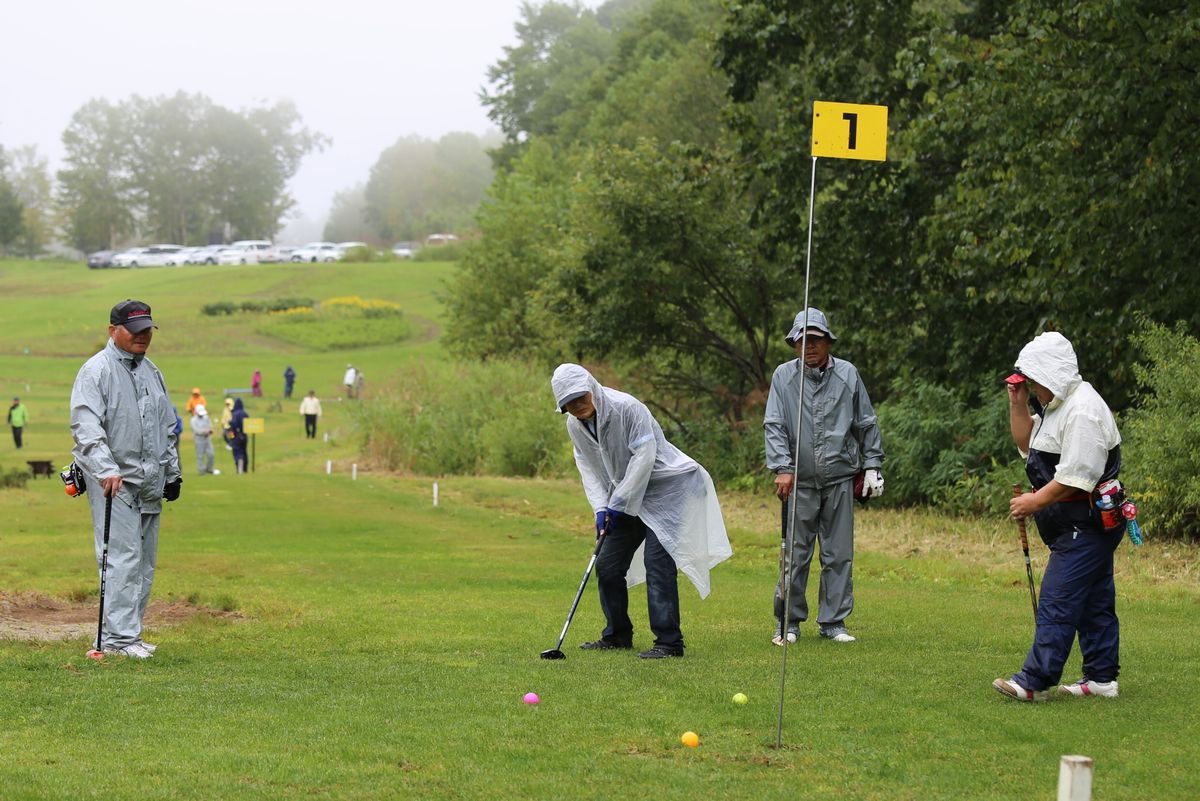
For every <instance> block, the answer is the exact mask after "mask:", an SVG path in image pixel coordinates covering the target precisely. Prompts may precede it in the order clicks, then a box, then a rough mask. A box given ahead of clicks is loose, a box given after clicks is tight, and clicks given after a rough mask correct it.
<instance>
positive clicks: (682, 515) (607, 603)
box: [550, 364, 733, 659]
mask: <svg viewBox="0 0 1200 801" xmlns="http://www.w3.org/2000/svg"><path fill="white" fill-rule="evenodd" d="M550 385H551V388H552V389H553V390H554V401H555V406H556V407H557V408H558V411H559V412H562V413H566V414H568V417H567V432H568V433H569V434H570V435H571V442H572V443H574V445H575V464H576V465H577V466H578V467H579V475H580V477H581V478H582V479H583V489H584V492H585V493H586V494H587V498H588V501H589V502H590V503H591V504H592V509H593V510H594V511H595V513H596V535H597V536H599V535H600V532H601V530H603V529H604V528H605V526H607V528H608V534H607V535H606V537H605V540H604V544H603V546H602V547H601V549H600V554H599V556H598V557H597V559H596V583H597V584H598V585H599V589H600V607H601V609H603V610H604V616H605V618H606V620H607V622H608V625H607V626H606V627H605V629H604V633H603V634H602V635H601V637H600V639H598V640H596V641H595V642H589V643H584V644H583V645H582V646H580V647H581V648H583V649H585V650H606V649H614V648H617V649H630V648H632V647H633V623H632V622H631V621H630V619H629V587H632V586H633V585H635V584H639V583H641V582H642V581H645V582H646V605H647V607H648V609H649V613H650V630H651V631H652V632H653V633H654V647H652V648H651V649H649V650H648V651H643V652H641V653H640V654H639V656H641V657H642V658H643V659H662V658H664V657H671V656H683V634H682V632H681V631H680V628H679V590H678V585H677V581H676V568H678V570H680V571H682V572H683V574H684V575H685V576H687V577H688V578H689V579H690V580H691V582H692V584H693V585H695V587H696V590H697V591H698V592H699V593H700V597H701V598H706V597H708V592H709V581H708V572H709V570H711V569H712V568H713V567H716V566H717V565H718V564H719V563H721V562H722V561H724V560H725V559H728V558H729V557H730V556H731V555H732V553H733V551H732V549H731V548H730V547H729V537H728V536H727V535H726V533H725V522H724V521H723V520H722V518H721V505H720V504H719V503H718V502H717V492H716V489H715V488H714V487H713V483H712V479H711V478H710V477H709V475H708V473H707V471H705V469H704V468H703V467H701V466H700V465H699V464H697V463H696V462H695V461H694V460H693V459H691V458H689V457H688V456H687V454H685V453H683V452H682V451H680V450H679V449H678V448H676V447H675V446H674V445H672V444H671V443H670V442H667V439H666V437H664V436H663V432H662V427H661V426H659V424H658V422H657V421H656V420H655V419H654V417H653V416H652V415H651V414H650V410H649V409H647V408H646V406H645V404H643V403H642V402H641V401H639V400H638V399H637V398H635V397H633V396H632V395H628V394H626V393H624V392H620V391H618V390H615V389H610V388H608V387H603V386H601V385H600V382H598V381H597V380H596V379H595V378H593V377H592V375H591V373H589V372H588V371H587V370H585V369H584V368H582V367H580V366H579V365H577V364H560V365H559V366H558V368H557V369H555V371H554V376H553V378H551V380H550Z"/></svg>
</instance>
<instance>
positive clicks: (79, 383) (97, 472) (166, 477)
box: [71, 339, 181, 513]
mask: <svg viewBox="0 0 1200 801" xmlns="http://www.w3.org/2000/svg"><path fill="white" fill-rule="evenodd" d="M135 365H136V366H135ZM71 434H72V435H73V436H74V437H75V448H74V450H73V451H72V454H73V455H74V457H75V463H76V464H78V465H79V466H80V467H81V468H82V469H83V471H84V472H85V473H87V474H88V475H89V476H91V477H92V478H93V479H95V480H96V481H101V480H103V479H106V478H111V477H112V476H117V475H119V476H120V477H121V479H122V480H123V482H124V483H123V485H122V486H121V490H120V492H119V493H118V495H117V497H119V498H121V499H122V500H124V501H125V503H127V504H128V505H129V506H131V507H134V508H137V509H140V510H141V511H142V512H144V513H154V512H158V511H161V510H162V495H163V487H164V486H165V485H166V484H167V482H169V481H174V480H175V479H177V478H179V477H180V475H181V472H180V469H179V450H178V447H177V443H176V441H175V412H174V410H173V409H172V408H171V400H170V398H169V397H168V396H167V387H166V383H165V382H164V381H163V377H162V373H160V372H159V371H158V368H157V367H155V366H154V362H152V361H150V360H149V359H147V358H144V357H142V358H140V359H138V358H136V357H135V356H134V355H133V354H131V353H127V352H125V351H123V350H121V349H120V348H118V347H117V345H116V343H115V342H113V341H112V340H111V339H109V340H108V344H107V345H105V347H104V350H102V351H100V352H99V353H97V354H96V355H95V356H93V357H92V358H90V359H88V360H87V361H86V362H85V363H84V365H83V367H81V368H80V369H79V374H78V375H77V376H75V386H74V387H72V389H71Z"/></svg>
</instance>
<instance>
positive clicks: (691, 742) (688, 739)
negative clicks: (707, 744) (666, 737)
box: [679, 731, 700, 748]
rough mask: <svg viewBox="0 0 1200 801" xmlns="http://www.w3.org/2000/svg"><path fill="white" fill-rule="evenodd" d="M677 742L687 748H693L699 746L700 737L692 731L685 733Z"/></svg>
mask: <svg viewBox="0 0 1200 801" xmlns="http://www.w3.org/2000/svg"><path fill="white" fill-rule="evenodd" d="M679 742H681V743H683V744H684V745H686V746H687V747H688V748H695V747H696V746H698V745H700V735H698V734H696V732H694V731H685V732H684V733H683V736H682V737H680V738H679Z"/></svg>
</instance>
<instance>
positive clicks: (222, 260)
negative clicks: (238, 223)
mask: <svg viewBox="0 0 1200 801" xmlns="http://www.w3.org/2000/svg"><path fill="white" fill-rule="evenodd" d="M275 260H276V257H275V246H274V245H272V244H271V243H270V242H268V241H267V240H265V239H242V240H239V241H237V242H234V243H233V244H232V245H230V246H229V248H228V249H227V250H223V251H221V252H220V253H219V254H217V264H268V263H270V262H273V261H275Z"/></svg>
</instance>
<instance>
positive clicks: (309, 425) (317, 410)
mask: <svg viewBox="0 0 1200 801" xmlns="http://www.w3.org/2000/svg"><path fill="white" fill-rule="evenodd" d="M300 414H302V415H304V436H305V437H306V438H308V439H316V438H317V418H318V417H320V416H321V401H320V400H319V399H318V398H317V391H316V390H315V389H310V390H309V391H308V395H307V396H305V398H304V400H302V401H300Z"/></svg>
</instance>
